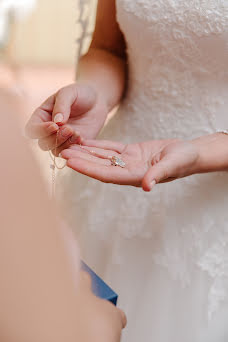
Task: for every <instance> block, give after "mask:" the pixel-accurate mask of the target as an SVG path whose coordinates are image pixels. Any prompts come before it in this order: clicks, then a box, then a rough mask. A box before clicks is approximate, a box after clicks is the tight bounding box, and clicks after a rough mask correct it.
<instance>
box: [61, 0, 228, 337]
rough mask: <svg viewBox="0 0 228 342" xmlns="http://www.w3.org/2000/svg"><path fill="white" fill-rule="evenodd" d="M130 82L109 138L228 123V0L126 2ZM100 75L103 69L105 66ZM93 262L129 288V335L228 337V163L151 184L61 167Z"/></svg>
mask: <svg viewBox="0 0 228 342" xmlns="http://www.w3.org/2000/svg"><path fill="white" fill-rule="evenodd" d="M117 17H118V21H119V23H120V27H121V29H122V31H123V33H124V35H125V37H126V42H127V47H128V50H127V51H128V58H129V87H128V92H127V95H126V97H125V100H124V101H123V103H122V104H121V106H120V109H119V111H118V113H117V114H116V115H115V117H114V118H113V119H112V120H111V121H110V122H109V123H108V125H107V126H106V128H105V129H104V130H103V132H102V134H101V137H100V138H102V139H103V138H105V139H111V140H117V141H123V142H127V143H130V142H137V141H145V140H151V139H167V138H181V139H192V138H195V137H197V136H201V135H205V134H210V133H213V132H214V131H216V130H218V129H227V128H228V0H117ZM101 73H102V70H101ZM59 184H60V186H59V188H61V193H60V197H61V199H62V202H63V203H64V205H65V207H66V211H65V213H66V217H67V219H68V222H69V223H70V225H71V226H72V227H73V229H74V230H75V232H76V233H77V235H78V237H79V241H80V243H81V246H82V255H83V258H84V260H85V261H86V262H87V263H88V264H89V265H90V266H91V267H93V268H94V270H96V271H97V272H98V273H99V274H100V275H101V276H102V277H103V278H104V280H105V281H107V282H108V283H109V284H110V285H111V286H112V288H113V289H114V290H115V291H117V293H118V294H119V306H120V307H122V308H123V309H124V310H125V311H126V314H127V316H128V327H127V329H126V331H125V332H124V335H123V341H125V342H138V341H143V342H227V341H228V172H220V173H211V174H203V175H194V176H191V177H188V178H185V179H181V180H177V181H175V182H171V183H167V184H161V185H156V186H155V188H154V190H153V191H152V192H151V193H149V194H148V193H144V192H143V191H142V190H141V189H138V188H133V187H126V186H117V185H111V184H103V183H100V182H98V181H95V180H91V179H89V178H86V177H84V176H81V175H78V174H76V172H74V171H72V170H67V173H65V172H63V173H61V174H60V179H59Z"/></svg>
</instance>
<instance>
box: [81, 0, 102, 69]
mask: <svg viewBox="0 0 228 342" xmlns="http://www.w3.org/2000/svg"><path fill="white" fill-rule="evenodd" d="M96 4H97V0H77V7H78V18H77V39H76V44H77V52H76V67H77V64H78V61H79V59H80V57H81V56H82V55H83V53H85V51H86V49H87V48H88V45H89V43H90V41H91V37H92V33H93V26H94V25H93V19H94V17H95V12H96V11H95V9H96Z"/></svg>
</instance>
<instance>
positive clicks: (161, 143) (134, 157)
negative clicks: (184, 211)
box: [61, 139, 198, 191]
mask: <svg viewBox="0 0 228 342" xmlns="http://www.w3.org/2000/svg"><path fill="white" fill-rule="evenodd" d="M61 156H62V157H63V158H65V159H67V165H68V166H69V167H71V168H72V169H74V170H76V171H78V172H80V173H82V174H85V175H87V176H89V177H92V178H95V179H98V180H100V181H102V182H106V183H115V184H120V185H132V186H138V187H139V186H142V187H143V189H144V190H145V191H150V190H151V188H152V186H153V185H154V184H155V183H160V182H167V181H171V180H173V179H176V178H181V177H185V176H188V175H190V174H192V172H193V171H192V170H193V168H194V165H195V163H196V161H197V159H198V152H197V150H196V148H195V146H194V145H192V144H191V143H188V142H185V141H181V140H174V139H173V140H151V141H146V142H142V143H137V144H129V145H125V144H122V143H119V142H112V141H99V140H87V141H84V142H83V146H78V145H73V146H71V147H70V148H69V149H67V150H64V151H62V153H61ZM113 156H116V157H118V158H120V159H121V160H123V161H124V163H125V167H124V168H122V167H120V166H113V165H112V162H111V158H112V157H113Z"/></svg>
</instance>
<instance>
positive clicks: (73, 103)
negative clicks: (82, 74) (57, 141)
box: [52, 84, 96, 126]
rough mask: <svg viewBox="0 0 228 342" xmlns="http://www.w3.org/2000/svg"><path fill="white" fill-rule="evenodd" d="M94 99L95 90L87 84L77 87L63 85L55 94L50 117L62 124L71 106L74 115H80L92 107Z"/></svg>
mask: <svg viewBox="0 0 228 342" xmlns="http://www.w3.org/2000/svg"><path fill="white" fill-rule="evenodd" d="M95 100H96V96H95V92H94V91H93V90H92V88H90V87H89V86H87V85H79V86H78V87H77V86H76V85H75V84H72V85H70V86H67V87H64V88H62V89H60V90H59V91H58V93H57V94H56V97H55V105H54V109H53V113H52V119H53V121H54V122H55V123H57V124H58V125H59V126H60V125H64V124H66V123H67V121H68V119H69V117H70V114H71V109H72V107H74V111H75V114H74V115H81V114H83V113H85V112H87V111H89V110H90V109H91V108H92V106H93V104H94V103H95Z"/></svg>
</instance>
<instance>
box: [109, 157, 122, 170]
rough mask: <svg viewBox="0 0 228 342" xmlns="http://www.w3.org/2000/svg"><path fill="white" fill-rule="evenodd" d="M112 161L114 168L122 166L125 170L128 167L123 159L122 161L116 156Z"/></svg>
mask: <svg viewBox="0 0 228 342" xmlns="http://www.w3.org/2000/svg"><path fill="white" fill-rule="evenodd" d="M110 161H111V164H112V165H113V166H120V167H122V168H124V167H125V166H126V164H125V162H124V161H123V160H122V159H120V158H118V157H116V156H112V157H111V158H110Z"/></svg>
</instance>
